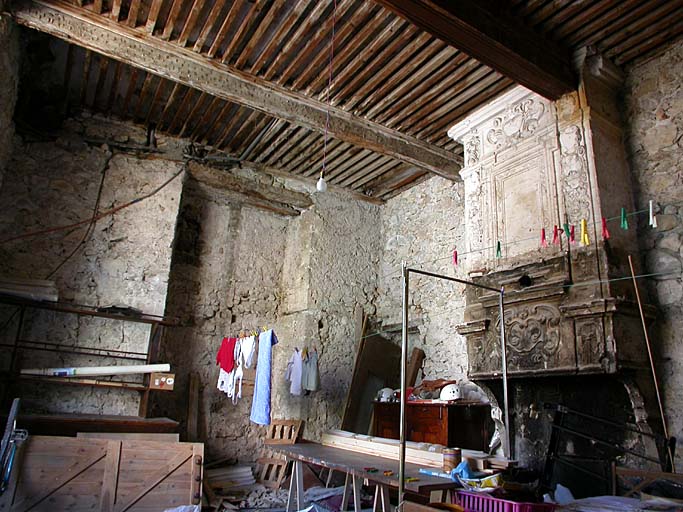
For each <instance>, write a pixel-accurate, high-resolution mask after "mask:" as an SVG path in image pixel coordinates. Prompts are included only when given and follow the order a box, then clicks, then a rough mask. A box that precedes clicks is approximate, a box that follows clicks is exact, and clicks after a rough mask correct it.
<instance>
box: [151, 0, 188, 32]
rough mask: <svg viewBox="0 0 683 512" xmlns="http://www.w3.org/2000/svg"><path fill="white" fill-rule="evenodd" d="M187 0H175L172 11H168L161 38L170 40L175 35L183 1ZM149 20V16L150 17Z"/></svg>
mask: <svg viewBox="0 0 683 512" xmlns="http://www.w3.org/2000/svg"><path fill="white" fill-rule="evenodd" d="M184 1H185V0H173V5H172V6H171V12H169V13H168V19H167V20H166V24H165V25H164V31H163V32H162V33H161V39H163V40H164V41H168V40H169V39H171V36H172V35H173V29H175V24H176V21H177V20H178V16H179V15H180V10H181V9H182V7H183V2H184ZM148 20H149V18H148Z"/></svg>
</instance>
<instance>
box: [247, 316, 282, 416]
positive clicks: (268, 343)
mask: <svg viewBox="0 0 683 512" xmlns="http://www.w3.org/2000/svg"><path fill="white" fill-rule="evenodd" d="M276 343H277V337H276V336H275V333H274V332H273V330H272V329H269V330H267V331H265V332H262V333H261V334H259V337H258V360H257V362H256V380H255V382H254V399H253V400H252V402H251V416H250V419H251V421H253V422H254V423H258V424H259V425H270V374H271V368H272V366H271V365H272V360H273V345H275V344H276Z"/></svg>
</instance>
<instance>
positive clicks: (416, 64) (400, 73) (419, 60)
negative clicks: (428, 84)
mask: <svg viewBox="0 0 683 512" xmlns="http://www.w3.org/2000/svg"><path fill="white" fill-rule="evenodd" d="M445 48H447V47H446V44H445V43H443V42H442V41H439V40H434V41H432V42H431V43H430V44H429V45H428V46H427V47H425V48H423V49H422V50H421V51H420V52H419V54H417V55H416V56H415V57H414V58H413V59H411V60H410V61H409V62H405V61H404V62H403V63H402V64H401V65H400V66H399V67H398V69H396V70H395V71H393V72H392V73H391V75H385V76H390V77H391V79H390V80H384V82H383V83H382V84H381V85H380V86H379V87H377V88H375V89H373V90H372V91H371V92H370V94H368V95H367V96H366V97H365V99H364V100H363V101H362V102H361V103H360V104H358V105H356V106H355V107H354V109H353V111H354V113H355V114H356V115H363V116H365V114H366V112H367V111H368V109H371V108H373V107H374V106H375V105H376V103H377V102H378V101H382V99H383V98H385V97H386V96H387V95H388V94H389V93H390V92H391V91H392V90H393V88H394V87H396V84H397V83H401V82H402V81H403V80H406V79H408V78H409V77H410V76H411V75H412V74H413V73H416V72H418V70H419V69H420V67H421V66H422V65H424V63H425V62H428V61H429V59H431V58H433V57H434V56H436V55H438V54H439V53H441V52H443V51H444V50H445ZM381 73H382V74H385V71H384V70H382V71H381Z"/></svg>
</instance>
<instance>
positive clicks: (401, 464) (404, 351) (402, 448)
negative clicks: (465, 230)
mask: <svg viewBox="0 0 683 512" xmlns="http://www.w3.org/2000/svg"><path fill="white" fill-rule="evenodd" d="M411 272H412V273H413V274H419V275H423V276H427V277H434V278H436V279H443V280H445V281H452V282H455V283H460V284H464V285H466V286H474V287H476V288H481V289H484V290H489V291H492V292H496V293H498V294H499V296H500V299H499V303H498V304H499V311H500V342H501V351H502V367H503V408H504V409H505V410H504V416H505V439H504V440H503V442H504V443H505V444H504V446H505V455H506V456H508V457H510V458H512V454H511V451H510V449H511V445H510V428H509V425H510V423H509V414H508V386H507V351H506V346H505V304H504V298H505V288H504V287H501V288H500V289H498V288H493V287H491V286H486V285H483V284H479V283H474V282H472V281H467V280H465V279H458V278H456V277H451V276H445V275H443V274H436V273H434V272H426V271H424V270H418V269H414V268H410V267H408V265H407V264H406V262H405V261H404V262H402V263H401V285H402V292H403V300H402V307H403V315H402V336H401V416H400V436H399V438H400V445H399V457H398V510H399V512H400V511H402V510H403V501H404V497H405V466H406V398H407V397H406V388H407V386H406V366H407V363H408V361H407V360H408V302H409V298H410V273H411Z"/></svg>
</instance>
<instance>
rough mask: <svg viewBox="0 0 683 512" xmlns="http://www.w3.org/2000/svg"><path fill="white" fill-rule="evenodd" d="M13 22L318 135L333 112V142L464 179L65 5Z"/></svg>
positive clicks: (278, 90)
mask: <svg viewBox="0 0 683 512" xmlns="http://www.w3.org/2000/svg"><path fill="white" fill-rule="evenodd" d="M177 4H178V0H176V1H174V6H175V5H177ZM13 14H14V17H15V19H16V21H17V22H18V23H20V24H22V25H26V26H28V27H30V28H33V29H37V30H39V31H42V32H46V33H49V34H51V35H53V36H56V37H58V38H61V39H65V40H67V41H70V42H74V43H76V44H78V45H80V46H83V47H85V48H87V49H89V50H92V51H95V52H97V53H100V54H103V55H106V56H108V57H111V58H113V59H115V60H119V61H122V62H124V63H127V64H130V65H132V66H134V67H135V68H139V69H142V70H144V71H146V72H151V73H154V74H156V75H159V76H162V77H165V78H169V79H171V80H173V81H175V82H180V83H182V84H184V85H187V86H189V87H192V88H195V89H197V90H199V91H201V92H203V93H206V94H210V95H214V96H217V97H219V98H222V99H224V100H227V101H232V102H235V103H239V104H241V105H244V106H246V107H249V108H252V109H255V110H258V111H261V112H264V113H266V114H268V115H271V116H273V117H277V118H280V119H285V120H287V121H289V122H291V123H294V124H297V125H299V126H303V127H306V128H308V129H311V130H314V131H318V132H320V131H322V130H323V129H324V127H325V116H326V112H327V111H328V110H329V115H330V122H329V133H330V135H331V136H332V137H335V138H338V139H340V140H343V141H345V142H348V143H350V144H353V145H355V146H357V147H359V148H364V149H367V150H371V151H374V152H377V153H381V154H385V155H387V156H390V157H392V158H396V159H398V160H401V161H404V162H406V163H408V164H410V165H414V166H417V167H420V168H422V169H425V170H427V171H430V172H432V173H435V174H438V175H440V176H443V177H446V178H448V179H459V176H458V170H459V168H460V165H461V157H460V156H459V155H456V154H454V153H451V152H448V151H444V150H442V149H441V148H438V147H434V146H431V145H429V144H428V143H425V142H423V141H421V140H419V139H416V138H413V137H410V136H406V135H404V134H402V133H400V132H398V131H395V130H392V129H389V128H386V127H384V126H382V125H379V124H377V123H374V122H371V121H368V120H366V119H363V118H361V117H358V116H354V115H352V114H350V113H348V112H345V111H343V110H340V109H337V108H335V107H330V106H329V105H327V104H325V103H322V102H320V101H318V100H315V99H311V98H308V97H306V96H305V95H303V94H300V93H295V92H292V91H290V90H288V89H286V88H284V87H281V86H278V85H275V84H272V83H269V82H267V81H266V80H263V79H262V78H259V77H254V76H251V75H247V74H245V73H242V72H240V71H237V70H234V69H231V68H230V67H228V66H223V65H220V64H218V63H216V62H215V61H211V60H210V59H208V58H206V57H205V56H203V55H197V54H196V53H195V52H193V51H192V50H191V49H186V48H181V47H179V46H178V45H175V44H173V43H169V42H166V41H163V40H160V39H159V38H153V37H150V36H149V35H148V34H147V33H146V32H145V31H144V30H135V29H132V28H130V27H127V26H123V25H121V24H117V23H115V22H112V21H111V20H110V19H109V18H108V17H105V16H100V15H96V14H93V13H91V12H88V11H87V10H85V9H81V8H78V7H76V6H73V5H70V4H68V3H66V2H63V1H60V0H54V1H50V2H46V1H41V0H24V1H20V2H16V3H15V4H14V5H13ZM167 28H168V27H167ZM164 32H165V34H164V35H169V34H168V31H167V30H165V31H164ZM162 37H163V35H162Z"/></svg>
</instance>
